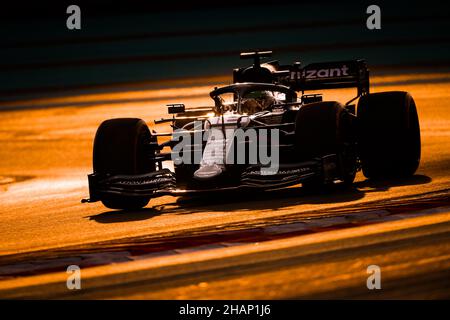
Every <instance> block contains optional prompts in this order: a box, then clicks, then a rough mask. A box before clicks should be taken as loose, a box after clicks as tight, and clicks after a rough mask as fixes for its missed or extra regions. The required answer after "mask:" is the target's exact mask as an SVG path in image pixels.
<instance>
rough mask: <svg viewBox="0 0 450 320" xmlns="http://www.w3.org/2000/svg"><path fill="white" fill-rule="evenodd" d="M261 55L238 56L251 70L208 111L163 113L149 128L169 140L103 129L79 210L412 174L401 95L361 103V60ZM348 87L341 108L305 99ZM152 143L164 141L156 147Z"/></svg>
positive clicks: (410, 127) (143, 128)
mask: <svg viewBox="0 0 450 320" xmlns="http://www.w3.org/2000/svg"><path fill="white" fill-rule="evenodd" d="M270 54H271V52H270V51H266V52H251V53H243V54H241V57H242V58H251V59H254V63H253V64H252V65H251V66H249V67H246V68H239V69H235V70H234V73H233V84H231V85H229V86H225V87H221V88H215V89H214V90H213V91H212V92H211V93H210V96H211V98H212V101H213V102H214V105H212V106H211V107H201V108H197V109H186V108H185V106H184V105H183V104H173V105H169V113H170V114H172V115H173V116H172V117H170V118H167V119H161V120H156V121H155V122H156V123H162V122H169V123H171V126H172V128H173V132H170V133H157V132H154V131H150V130H149V128H148V126H147V124H146V122H145V121H143V120H141V119H134V118H121V119H111V120H106V121H104V122H103V123H102V124H101V125H100V127H99V128H98V130H97V133H96V136H95V141H94V151H93V166H94V172H93V173H92V174H90V175H89V176H88V180H89V192H90V198H89V199H87V200H83V201H85V202H86V201H87V202H93V201H102V203H103V204H104V205H105V206H107V207H109V208H114V209H136V208H141V207H144V206H145V205H147V203H148V202H149V200H150V199H151V198H154V197H158V196H163V195H181V194H189V193H198V192H217V191H219V192H220V191H224V190H256V189H257V190H268V189H276V188H281V187H286V186H292V185H296V184H301V185H302V187H303V188H308V189H310V190H316V189H320V188H326V186H327V185H330V184H336V183H342V184H346V185H351V184H352V183H353V180H354V178H355V174H356V172H357V171H359V170H361V169H362V172H363V174H364V175H365V176H366V177H367V178H371V179H376V178H381V177H387V178H391V177H405V176H410V175H413V174H414V172H415V171H416V170H417V168H418V166H419V162H420V153H421V145H420V129H419V121H418V116H417V111H416V106H415V103H414V100H413V98H412V96H411V95H410V94H409V93H407V92H400V91H396V92H379V93H369V70H368V68H367V65H366V63H365V61H364V60H353V61H338V62H325V63H314V64H309V65H306V66H302V65H301V64H300V63H294V64H292V65H280V64H279V63H278V61H270V62H266V63H262V62H261V58H262V57H266V56H270ZM351 87H354V88H356V91H357V92H356V96H355V97H354V98H353V99H351V100H350V101H348V102H347V103H345V104H342V103H340V102H337V101H322V100H323V99H322V95H321V94H318V93H314V94H311V92H316V91H317V90H324V89H336V88H351ZM307 91H309V92H310V94H305V92H307ZM358 99H359V100H358ZM356 100H358V102H357V105H355V104H353V102H355V101H356ZM160 136H170V139H169V140H168V141H166V142H164V143H158V139H157V138H158V137H160ZM163 149H164V150H167V149H168V150H170V151H169V152H163ZM169 161H170V162H169ZM168 163H169V165H167V164H168ZM170 163H172V165H170ZM169 168H170V169H169Z"/></svg>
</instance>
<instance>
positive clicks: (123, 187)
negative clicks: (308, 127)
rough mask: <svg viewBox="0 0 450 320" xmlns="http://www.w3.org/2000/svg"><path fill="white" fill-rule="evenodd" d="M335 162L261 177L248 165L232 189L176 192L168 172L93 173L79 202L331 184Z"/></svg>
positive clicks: (286, 167)
mask: <svg viewBox="0 0 450 320" xmlns="http://www.w3.org/2000/svg"><path fill="white" fill-rule="evenodd" d="M337 162H338V160H337V156H336V155H335V154H331V155H327V156H324V157H321V158H315V159H313V160H311V161H305V162H300V163H291V164H283V165H280V167H279V168H278V171H277V172H276V173H275V174H264V173H263V172H264V169H265V168H264V167H261V166H251V167H248V168H247V169H246V170H244V171H243V172H242V173H241V176H240V180H239V181H238V182H237V184H236V185H235V186H231V187H222V188H220V187H219V188H212V189H201V190H197V189H193V190H186V189H177V183H176V176H175V173H174V172H172V171H170V170H169V169H162V170H159V171H155V172H151V173H145V174H139V175H100V174H98V173H93V174H90V175H88V181H89V196H90V198H89V199H82V200H81V201H82V202H95V201H99V200H101V199H102V196H103V195H120V196H129V197H142V196H144V197H145V196H148V197H158V196H164V195H182V194H190V193H199V192H202V193H204V192H217V191H225V190H237V189H255V188H256V189H264V190H267V189H276V188H281V187H287V186H290V185H295V184H298V183H301V182H302V181H305V180H306V179H310V178H312V177H320V179H323V181H324V182H330V181H333V180H335V179H336V178H337V177H338V176H339V174H338V169H337V168H338V165H337Z"/></svg>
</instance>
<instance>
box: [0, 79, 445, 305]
mask: <svg viewBox="0 0 450 320" xmlns="http://www.w3.org/2000/svg"><path fill="white" fill-rule="evenodd" d="M218 80H220V83H222V84H224V83H226V82H227V79H225V78H221V77H218V78H215V79H214V81H211V85H204V84H195V83H193V85H192V87H190V88H176V89H161V90H143V89H142V88H140V89H136V90H128V91H114V92H113V93H96V94H88V93H84V94H82V95H78V96H77V95H71V96H65V97H57V98H40V99H36V100H29V101H25V100H22V101H14V102H2V103H0V109H1V108H2V107H8V108H9V109H8V110H7V111H1V116H0V139H1V144H2V148H1V149H0V216H1V221H2V223H1V224H0V244H1V245H0V298H1V297H41V298H45V297H49V298H57V297H63V298H157V299H173V298H176V299H190V298H192V299H197V298H199V299H201V298H205V299H206V298H208V299H209V298H212V299H214V298H233V299H236V298H244V299H247V298H256V299H270V298H298V297H300V298H308V297H318V298H322V297H327V298H347V297H350V298H352V297H362V298H383V297H384V298H441V297H446V298H449V297H450V214H449V213H448V212H450V209H448V212H447V209H446V208H445V207H446V206H449V208H450V202H449V198H448V195H449V190H450V179H449V177H450V112H449V110H450V102H449V101H450V81H449V80H450V73H425V74H419V73H410V74H406V75H395V76H394V75H393V76H374V77H372V79H371V81H372V92H377V91H391V90H401V91H408V92H410V93H411V94H412V96H413V97H414V99H415V101H416V104H417V108H418V113H419V120H420V125H421V135H422V160H421V165H420V168H419V170H418V171H417V173H416V176H415V177H413V178H412V179H409V180H407V181H385V182H382V183H378V184H373V183H370V182H368V181H367V180H365V178H364V177H363V175H362V174H361V173H359V174H358V176H357V179H356V182H355V188H354V189H353V190H349V191H344V190H336V191H334V192H332V193H330V194H322V195H305V194H302V192H301V190H300V189H299V188H298V189H297V188H289V189H288V190H285V191H282V192H278V191H277V192H276V193H274V194H272V195H268V196H267V197H266V198H267V200H262V199H261V197H258V196H250V197H248V198H246V197H242V196H241V197H239V198H237V199H233V200H231V201H230V200H229V198H226V199H224V198H223V197H220V195H219V196H217V198H214V199H212V200H211V199H210V200H208V201H202V199H201V198H200V199H181V198H176V197H169V196H166V197H161V198H157V199H153V200H151V201H150V204H149V205H148V206H147V208H146V209H144V210H141V211H138V212H131V213H127V214H125V213H123V212H116V211H110V210H109V209H107V208H105V207H103V206H102V204H101V203H94V204H81V203H80V199H82V198H85V197H87V196H88V187H87V178H86V175H87V174H88V173H91V170H92V168H91V161H92V158H91V157H92V143H93V137H94V134H95V131H96V129H97V127H98V125H99V124H100V123H101V122H102V121H103V120H105V119H109V118H115V117H136V118H143V119H145V120H146V121H147V123H148V124H149V125H150V127H151V128H152V129H156V130H161V131H167V130H168V127H167V126H163V125H161V126H154V125H153V124H152V122H153V120H154V119H159V118H161V117H164V116H166V107H165V104H166V103H172V102H184V103H185V104H186V106H187V107H195V106H199V105H201V106H204V105H209V104H210V101H209V97H208V92H209V90H210V89H212V88H213V87H214V85H216V83H217V81H218ZM353 94H354V90H341V91H333V92H325V96H324V100H329V99H334V100H338V101H341V102H345V101H347V100H349V99H350V98H352V95H353ZM59 105H60V106H63V107H58V106H59ZM20 107H26V109H23V110H22V109H18V110H14V108H20ZM380 126H382V124H380ZM436 194H440V202H439V203H438V205H436V206H439V207H440V208H442V209H440V210H434V211H433V210H431V209H430V211H429V212H430V213H429V214H422V215H416V216H414V215H412V216H411V217H408V216H407V214H408V212H409V211H413V212H416V211H417V210H419V211H420V209H421V207H420V206H419V207H418V203H420V204H423V203H427V201H430V199H432V198H433V196H434V195H436ZM409 202H411V205H410V206H408V203H409ZM392 203H404V204H405V208H404V209H402V210H403V211H402V214H399V216H398V219H391V220H392V221H390V220H389V219H385V220H383V221H375V223H372V224H365V225H361V226H358V227H353V228H339V229H335V230H330V231H323V232H316V233H313V234H308V235H299V236H292V237H289V236H286V237H284V238H280V239H276V240H271V241H264V242H258V241H255V242H247V243H243V244H242V245H233V246H229V247H227V246H225V245H222V247H220V246H217V247H214V246H213V245H211V246H210V247H209V248H207V249H205V250H202V251H199V252H195V251H194V252H190V251H189V250H184V251H183V250H179V251H177V252H176V253H177V254H171V255H168V256H158V257H150V256H149V257H145V256H142V257H140V258H139V259H137V258H136V259H135V258H132V259H131V258H130V259H125V260H124V261H122V262H120V263H115V264H108V263H100V264H102V265H100V266H97V267H94V266H92V267H89V268H86V269H83V275H84V278H83V279H84V280H83V281H84V282H83V289H84V290H80V291H78V292H73V291H69V290H67V288H66V287H65V281H66V277H67V274H66V272H65V268H61V269H60V271H55V270H52V272H45V273H42V274H40V272H36V273H35V274H34V275H27V276H14V275H13V274H14V268H15V266H16V267H20V266H18V265H19V264H22V266H21V267H23V264H25V265H26V264H32V262H33V261H35V260H36V259H40V260H43V259H46V258H66V259H67V261H68V262H67V264H71V260H70V259H71V258H73V257H79V256H80V255H83V254H85V253H86V252H92V251H94V252H97V253H102V252H109V251H116V252H117V251H127V250H128V248H129V246H130V243H133V242H140V243H146V242H151V241H153V240H155V239H159V240H161V239H162V240H164V239H165V238H166V237H174V236H177V237H179V238H183V237H187V236H191V235H202V234H206V235H208V234H213V233H214V232H215V231H216V230H221V231H224V230H225V231H226V230H234V231H236V230H237V231H245V230H247V229H251V228H264V227H269V226H270V225H271V224H273V222H274V221H276V222H277V223H278V224H282V223H283V222H287V221H289V222H292V221H295V222H305V223H309V222H311V221H315V219H319V220H320V218H324V217H339V216H342V210H345V212H347V213H348V212H352V210H353V208H358V210H361V211H362V212H367V211H370V210H372V211H376V210H383V209H384V208H385V207H388V206H390V205H392ZM364 210H365V211H364ZM99 257H100V256H99ZM99 259H100V260H101V257H100V258H99ZM372 264H375V265H379V266H380V267H381V268H382V274H383V289H382V290H377V291H370V290H368V289H367V287H366V279H367V273H366V268H367V266H368V265H372ZM5 266H10V269H9V270H12V271H10V274H8V272H3V274H2V273H1V270H2V267H3V270H6V267H5ZM173 275H176V277H172V276H173Z"/></svg>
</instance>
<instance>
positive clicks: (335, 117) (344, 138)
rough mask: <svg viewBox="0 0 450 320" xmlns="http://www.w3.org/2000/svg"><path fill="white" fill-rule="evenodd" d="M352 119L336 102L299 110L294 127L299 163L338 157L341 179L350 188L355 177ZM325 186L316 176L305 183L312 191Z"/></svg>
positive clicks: (314, 104) (326, 102) (307, 106)
mask: <svg viewBox="0 0 450 320" xmlns="http://www.w3.org/2000/svg"><path fill="white" fill-rule="evenodd" d="M352 117H353V116H352V115H350V114H349V113H348V111H347V110H346V109H345V108H344V106H343V105H342V104H340V103H339V102H336V101H324V102H317V103H311V104H307V105H305V106H303V107H301V108H300V110H299V111H298V114H297V118H296V123H295V133H296V144H297V145H296V147H297V150H298V151H297V153H298V156H299V159H300V160H302V161H308V160H311V159H314V158H319V157H323V156H326V155H331V154H335V155H337V157H338V168H337V171H338V172H339V176H338V177H337V178H339V179H340V180H342V181H343V182H344V183H345V184H346V185H351V184H352V182H353V180H354V179H355V174H356V154H355V153H354V151H353V149H354V147H353V146H354V141H353V129H352V125H353V123H352ZM323 186H324V180H323V177H320V176H315V177H312V178H310V179H308V180H307V181H305V182H304V183H303V187H306V188H307V189H310V190H316V189H320V188H322V187H323Z"/></svg>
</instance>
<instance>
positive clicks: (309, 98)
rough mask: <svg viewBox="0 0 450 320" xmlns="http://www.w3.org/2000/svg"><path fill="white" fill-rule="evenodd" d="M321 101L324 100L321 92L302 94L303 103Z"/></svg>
mask: <svg viewBox="0 0 450 320" xmlns="http://www.w3.org/2000/svg"><path fill="white" fill-rule="evenodd" d="M321 101H322V95H321V94H304V95H303V96H302V102H303V104H308V103H314V102H321Z"/></svg>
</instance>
